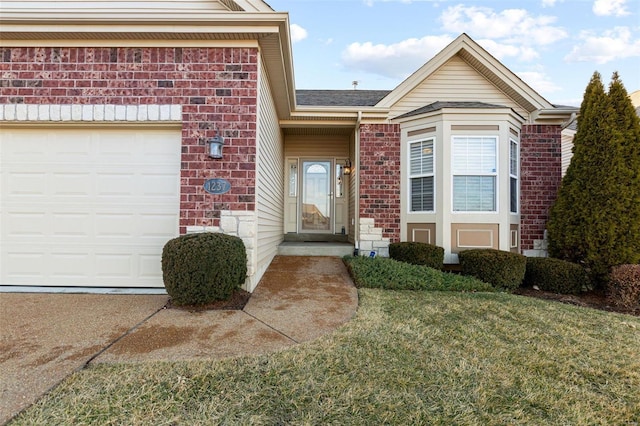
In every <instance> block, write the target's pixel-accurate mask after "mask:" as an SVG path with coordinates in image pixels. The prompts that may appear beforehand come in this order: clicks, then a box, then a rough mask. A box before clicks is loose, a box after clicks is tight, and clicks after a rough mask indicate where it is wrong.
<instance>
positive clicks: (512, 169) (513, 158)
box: [509, 141, 518, 177]
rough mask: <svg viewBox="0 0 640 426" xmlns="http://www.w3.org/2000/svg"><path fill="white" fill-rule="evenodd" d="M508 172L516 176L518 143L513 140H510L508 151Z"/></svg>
mask: <svg viewBox="0 0 640 426" xmlns="http://www.w3.org/2000/svg"><path fill="white" fill-rule="evenodd" d="M509 173H510V174H511V175H512V176H516V177H517V176H518V144H517V143H515V142H514V141H511V146H510V152H509Z"/></svg>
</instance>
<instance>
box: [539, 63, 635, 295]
mask: <svg viewBox="0 0 640 426" xmlns="http://www.w3.org/2000/svg"><path fill="white" fill-rule="evenodd" d="M630 114H632V115H630ZM639 129H640V127H639V123H638V117H637V116H636V115H635V111H634V110H633V107H632V105H631V101H630V100H629V98H628V96H627V93H626V91H625V89H624V87H623V86H622V83H621V82H620V80H619V78H618V76H617V74H614V76H613V79H612V83H611V86H610V91H609V94H608V95H607V94H606V93H605V91H604V86H603V84H602V81H601V78H600V74H599V73H597V72H596V73H594V75H593V77H592V78H591V81H590V82H589V85H588V86H587V88H586V90H585V96H584V99H583V101H582V105H581V106H580V116H579V117H578V131H577V133H576V136H575V138H574V146H573V158H572V159H571V164H570V165H569V168H568V169H567V174H566V175H565V177H564V178H563V180H562V184H561V186H560V190H559V192H558V198H557V200H556V202H555V204H554V206H553V207H552V209H551V211H550V217H549V223H548V224H547V229H548V236H549V252H550V255H551V256H553V257H557V258H560V259H565V260H569V261H572V262H577V263H582V264H584V265H585V266H586V267H587V268H588V269H589V270H590V272H591V275H592V277H593V278H594V280H595V282H596V283H597V284H600V285H602V284H604V282H605V281H606V277H607V275H608V273H609V269H610V268H611V266H614V265H618V264H623V263H637V262H638V261H639V260H640V247H639V244H640V243H639V241H640V203H639V202H638V201H639V200H640V157H639V155H638V153H639V152H640V145H639V144H640V138H639V136H640V132H639V131H638V130H639Z"/></svg>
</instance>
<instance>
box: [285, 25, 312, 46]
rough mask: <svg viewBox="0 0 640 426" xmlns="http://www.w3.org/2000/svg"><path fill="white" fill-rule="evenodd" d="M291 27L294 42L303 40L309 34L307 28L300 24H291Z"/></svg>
mask: <svg viewBox="0 0 640 426" xmlns="http://www.w3.org/2000/svg"><path fill="white" fill-rule="evenodd" d="M289 28H290V31H291V42H292V43H297V42H299V41H302V40H304V39H305V38H307V35H308V34H307V30H305V29H304V28H302V27H301V26H300V25H298V24H291V26H290V27H289Z"/></svg>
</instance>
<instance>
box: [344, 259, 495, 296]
mask: <svg viewBox="0 0 640 426" xmlns="http://www.w3.org/2000/svg"><path fill="white" fill-rule="evenodd" d="M344 262H345V264H346V265H347V269H349V273H350V274H351V277H352V278H353V281H354V282H355V284H356V287H358V288H381V289H386V290H432V291H436V290H438V291H495V289H494V288H493V287H491V286H490V285H489V284H487V283H484V282H482V281H479V280H477V279H475V278H472V277H465V276H462V275H456V274H452V273H446V272H442V271H438V270H435V269H433V268H429V267H428V266H420V265H412V264H409V263H405V262H400V261H397V260H393V259H389V258H385V257H375V258H369V257H364V256H355V257H353V256H345V257H344Z"/></svg>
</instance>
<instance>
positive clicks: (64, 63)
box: [0, 47, 258, 233]
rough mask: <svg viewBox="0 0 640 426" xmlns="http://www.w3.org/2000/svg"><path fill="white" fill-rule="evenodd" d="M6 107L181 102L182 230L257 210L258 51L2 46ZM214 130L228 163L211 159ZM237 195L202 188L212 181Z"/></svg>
mask: <svg viewBox="0 0 640 426" xmlns="http://www.w3.org/2000/svg"><path fill="white" fill-rule="evenodd" d="M0 73H1V75H0V103H2V104H11V103H14V104H15V103H24V104H73V105H92V104H94V105H100V104H113V105H141V104H148V105H151V104H155V105H182V163H181V194H180V233H185V232H186V227H187V226H218V225H219V221H220V212H221V211H222V210H232V211H255V179H256V119H257V118H256V117H257V115H256V114H257V80H258V49H255V48H180V47H176V48H173V47H171V48H164V47H163V48H116V47H113V48H109V47H100V48H76V47H71V48H66V47H60V48H40V47H5V48H0ZM215 127H217V128H218V129H219V130H220V134H221V135H222V136H223V137H224V138H225V147H224V158H223V159H221V160H213V159H209V158H208V156H207V155H206V144H205V141H206V139H207V138H210V137H212V136H214V135H215ZM213 177H216V178H223V179H227V180H228V181H229V182H230V183H231V190H230V191H229V192H228V193H226V194H222V195H211V194H208V193H206V192H205V191H204V189H203V184H204V182H205V180H207V179H209V178H213Z"/></svg>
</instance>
